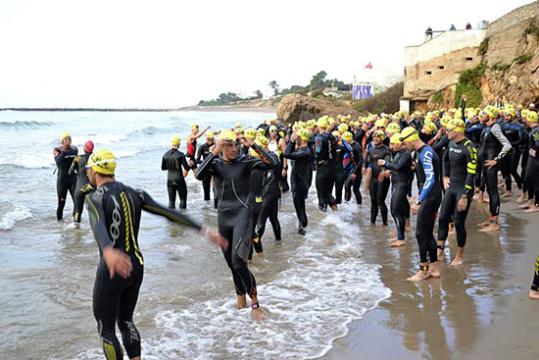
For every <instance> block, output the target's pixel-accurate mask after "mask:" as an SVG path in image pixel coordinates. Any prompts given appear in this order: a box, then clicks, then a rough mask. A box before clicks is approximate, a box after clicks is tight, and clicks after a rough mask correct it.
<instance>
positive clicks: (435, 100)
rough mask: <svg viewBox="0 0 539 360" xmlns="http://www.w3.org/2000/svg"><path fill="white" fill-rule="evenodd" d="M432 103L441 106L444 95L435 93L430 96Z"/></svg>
mask: <svg viewBox="0 0 539 360" xmlns="http://www.w3.org/2000/svg"><path fill="white" fill-rule="evenodd" d="M432 102H433V103H435V104H441V103H443V102H444V94H443V93H442V92H441V91H437V92H435V93H434V95H432Z"/></svg>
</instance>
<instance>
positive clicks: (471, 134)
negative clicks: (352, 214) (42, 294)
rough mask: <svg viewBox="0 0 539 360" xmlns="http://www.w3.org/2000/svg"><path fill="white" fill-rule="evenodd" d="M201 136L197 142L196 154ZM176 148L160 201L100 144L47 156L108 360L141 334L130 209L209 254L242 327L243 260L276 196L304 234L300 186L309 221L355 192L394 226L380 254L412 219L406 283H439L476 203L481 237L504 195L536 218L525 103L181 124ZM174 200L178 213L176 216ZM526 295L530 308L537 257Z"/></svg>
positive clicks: (538, 200) (133, 346) (253, 248)
mask: <svg viewBox="0 0 539 360" xmlns="http://www.w3.org/2000/svg"><path fill="white" fill-rule="evenodd" d="M202 136H205V138H206V141H205V143H204V144H202V145H200V146H197V142H198V140H199V139H200V138H201V137H202ZM186 142H187V152H186V153H183V152H182V151H180V145H181V139H180V137H179V136H174V137H172V140H171V146H170V149H169V150H168V151H167V152H166V153H165V154H164V155H163V158H162V166H161V167H162V170H164V171H167V189H168V206H163V205H160V204H159V203H157V202H156V201H154V200H153V199H152V198H151V197H150V195H149V194H148V193H146V192H145V191H142V190H134V189H132V188H131V187H129V186H127V185H124V184H122V183H120V182H118V181H116V179H115V177H114V174H115V169H116V159H115V157H114V154H113V153H112V152H110V151H109V150H105V149H101V150H97V151H95V152H94V151H93V143H92V142H91V141H88V142H86V144H85V146H84V154H82V155H78V153H77V149H76V148H75V147H74V146H72V145H71V138H70V136H69V134H63V135H62V138H61V146H60V147H58V148H55V149H54V150H53V155H54V157H55V159H56V163H57V166H58V182H57V184H58V186H57V187H58V210H57V217H58V219H61V218H62V213H63V208H64V205H65V198H66V196H67V192H68V191H69V192H70V193H71V196H72V197H73V199H74V204H75V206H74V220H75V222H80V217H81V213H82V206H83V203H84V200H85V199H86V202H87V207H88V210H89V217H90V224H91V227H92V230H93V232H94V236H95V238H96V241H97V243H98V246H99V249H100V254H101V258H100V259H101V261H100V264H99V266H98V272H97V275H96V281H95V286H94V294H93V304H94V305H93V307H94V316H95V318H96V320H97V322H98V330H99V333H100V336H101V340H102V346H103V350H104V353H105V356H106V357H107V358H108V359H112V358H121V354H122V348H121V346H120V343H119V341H118V339H117V337H116V335H115V324H118V327H119V329H120V331H121V333H122V341H123V345H124V348H125V350H126V352H127V354H128V356H129V358H131V359H138V358H140V335H139V333H138V330H137V329H136V327H135V325H134V323H133V318H132V315H133V311H134V308H135V305H136V302H137V297H138V291H139V288H140V285H141V282H142V277H143V276H142V274H143V264H144V262H143V257H142V253H141V251H140V248H139V246H138V240H137V235H138V230H139V225H140V214H141V211H142V210H145V211H148V212H151V213H153V214H157V215H161V216H163V217H165V218H167V219H168V220H170V221H172V222H175V223H178V224H180V225H183V226H187V227H190V228H193V229H195V230H197V231H201V232H202V233H203V234H204V235H205V236H206V237H207V238H208V239H209V240H211V241H212V242H214V243H216V244H217V245H218V246H220V247H221V249H222V252H223V254H224V257H225V260H226V263H227V265H228V267H229V268H230V271H231V273H232V278H233V282H234V287H235V291H236V305H237V307H238V308H246V307H248V303H247V297H249V298H250V300H251V304H250V307H251V309H252V314H253V316H254V317H255V319H261V318H262V317H263V311H262V308H261V307H260V304H259V301H258V293H257V283H256V279H255V276H254V274H253V273H252V272H251V271H250V269H249V265H250V262H251V261H252V260H253V254H254V253H256V254H258V255H260V256H261V255H262V254H263V246H262V238H263V237H264V233H265V227H266V223H267V220H269V221H270V223H271V225H272V229H273V234H274V237H275V240H277V241H280V240H281V239H282V234H281V228H280V224H279V199H281V197H283V195H282V194H285V193H287V192H290V193H291V198H292V202H293V205H294V209H295V212H296V215H297V231H298V233H299V234H301V235H305V234H306V232H307V231H308V224H309V221H308V216H307V211H306V199H307V196H308V194H309V189H310V188H311V186H312V185H314V186H315V188H316V193H317V202H318V209H319V211H321V212H327V211H339V210H338V209H339V205H340V204H342V203H344V202H349V203H352V204H357V206H365V205H366V204H365V205H362V204H363V203H364V196H365V195H366V194H368V198H369V199H370V204H369V205H368V206H370V223H371V225H373V226H374V225H376V224H377V223H378V222H379V221H381V223H382V226H387V225H388V222H389V215H391V217H392V218H393V221H394V225H395V229H396V232H395V233H396V234H395V237H394V238H393V239H391V240H390V242H389V246H391V247H401V246H405V245H406V244H408V240H409V239H408V238H407V230H408V229H409V227H410V219H411V215H416V223H415V238H416V240H417V244H418V249H419V267H418V270H417V272H416V273H415V274H413V275H412V276H411V277H409V278H408V280H410V281H423V280H426V279H428V278H431V277H435V278H436V277H440V275H441V271H440V267H439V260H443V258H444V256H445V246H446V240H447V238H448V234H449V233H450V232H451V231H454V232H455V235H456V240H457V245H458V250H457V252H456V254H455V256H454V258H453V259H452V261H451V265H452V266H459V265H461V264H462V263H463V261H464V249H465V245H466V238H467V233H466V217H467V214H468V211H469V209H470V206H471V205H472V202H473V201H474V199H475V201H476V202H478V203H480V204H485V205H486V204H487V203H488V217H487V218H486V219H485V222H484V223H482V224H481V229H480V231H484V232H489V233H496V232H497V231H499V229H500V224H499V214H500V206H501V200H500V199H501V198H508V199H509V198H512V195H513V192H514V191H515V190H516V189H518V192H519V194H518V198H516V197H515V201H516V202H518V204H519V206H520V208H522V211H525V212H529V213H535V212H539V159H538V158H537V153H536V151H537V149H538V147H539V126H538V114H537V112H536V111H535V108H534V106H533V104H530V105H529V106H527V107H522V106H520V105H510V104H505V105H502V104H500V103H497V105H496V106H492V105H488V106H486V107H484V108H466V104H465V101H463V104H462V107H461V108H458V109H448V110H444V109H441V110H439V111H431V112H427V113H422V112H419V111H416V112H414V113H413V114H410V115H409V114H405V113H402V112H398V113H394V114H376V115H375V114H369V115H367V116H360V117H357V118H355V117H354V118H353V117H352V116H350V115H338V116H334V117H331V116H327V115H324V116H321V117H319V118H317V119H310V120H307V119H306V120H304V121H299V120H298V121H296V122H294V123H291V124H287V123H283V122H280V121H279V120H268V121H266V122H264V123H262V124H260V125H259V126H258V127H257V128H248V129H244V128H243V127H242V126H241V124H237V125H236V126H234V127H233V128H230V129H223V130H220V131H216V132H214V131H212V130H210V129H209V127H208V128H205V129H204V130H202V131H201V130H200V129H199V126H198V125H192V127H191V132H190V134H189V135H188V136H187V140H186ZM289 168H290V171H289ZM190 171H192V172H193V173H194V176H195V177H196V179H198V180H200V181H201V183H202V187H203V193H204V200H205V201H207V202H210V203H211V204H212V205H213V206H214V207H215V209H216V211H217V220H218V229H217V230H210V229H207V228H205V227H203V226H202V225H201V224H199V223H198V222H197V221H195V220H193V219H191V218H190V217H189V216H188V215H187V214H186V213H185V211H183V210H182V209H186V207H187V196H188V191H187V186H186V182H185V177H186V176H188V173H189V172H190ZM414 179H415V186H416V190H415V189H413V187H414V186H413V184H414ZM515 187H516V189H515ZM362 188H363V190H362ZM212 193H213V199H212ZM362 193H363V194H362ZM388 194H390V200H389V207H388V205H387V197H388ZM176 196H178V198H179V208H180V211H178V210H175V207H176ZM354 206H355V205H354ZM436 223H437V224H438V228H437V233H435V231H434V228H435V224H436ZM529 297H530V298H532V299H539V257H538V258H537V260H536V264H535V267H534V278H533V282H532V287H531V290H530V292H529Z"/></svg>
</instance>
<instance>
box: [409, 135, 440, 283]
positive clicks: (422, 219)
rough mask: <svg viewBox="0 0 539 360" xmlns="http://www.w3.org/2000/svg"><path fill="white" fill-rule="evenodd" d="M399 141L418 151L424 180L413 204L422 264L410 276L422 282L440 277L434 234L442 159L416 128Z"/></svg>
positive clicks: (418, 162) (420, 177)
mask: <svg viewBox="0 0 539 360" xmlns="http://www.w3.org/2000/svg"><path fill="white" fill-rule="evenodd" d="M400 140H401V141H402V142H403V143H404V145H405V146H406V147H407V148H408V150H410V151H415V152H416V153H417V163H416V167H417V170H418V172H417V174H418V175H419V177H418V181H421V182H422V183H423V186H422V188H421V192H420V193H419V196H418V199H417V201H416V203H415V204H413V205H412V206H411V207H410V210H411V212H412V213H414V214H416V213H417V223H416V233H415V235H416V238H417V242H418V244H419V257H420V266H419V271H418V272H417V273H416V274H415V275H414V276H412V277H410V278H408V280H410V281H421V280H425V279H427V278H429V277H431V276H432V277H439V276H440V272H439V270H438V257H437V252H436V250H437V247H436V240H435V238H434V234H433V231H434V221H435V220H436V213H437V211H438V207H439V206H440V202H441V201H442V187H441V185H440V180H439V179H440V176H439V174H440V161H439V159H438V156H437V155H436V153H435V152H434V150H432V148H431V147H430V146H428V145H426V144H425V143H424V142H423V141H421V140H420V139H419V134H418V132H417V130H415V129H414V128H413V127H407V128H405V129H404V130H402V132H401V137H400ZM429 263H430V264H429Z"/></svg>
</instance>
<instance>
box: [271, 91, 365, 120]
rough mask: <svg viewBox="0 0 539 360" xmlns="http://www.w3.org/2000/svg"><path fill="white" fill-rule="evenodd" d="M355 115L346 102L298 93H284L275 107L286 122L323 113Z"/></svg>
mask: <svg viewBox="0 0 539 360" xmlns="http://www.w3.org/2000/svg"><path fill="white" fill-rule="evenodd" d="M339 114H341V115H348V114H351V115H353V116H356V115H357V113H356V111H355V110H354V109H353V108H352V107H351V106H350V105H349V104H347V103H345V102H343V101H339V100H332V99H317V98H312V97H309V96H305V95H300V94H291V95H286V96H285V97H283V99H282V100H281V103H280V104H279V107H278V108H277V117H278V118H279V119H280V120H281V121H283V122H285V123H288V124H292V123H294V122H296V121H307V120H309V119H314V118H318V117H320V116H323V115H330V116H336V115H339Z"/></svg>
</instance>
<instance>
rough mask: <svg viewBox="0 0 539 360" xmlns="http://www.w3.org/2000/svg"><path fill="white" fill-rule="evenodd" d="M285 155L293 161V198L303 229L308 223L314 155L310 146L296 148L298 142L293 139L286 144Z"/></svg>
mask: <svg viewBox="0 0 539 360" xmlns="http://www.w3.org/2000/svg"><path fill="white" fill-rule="evenodd" d="M284 157H285V158H287V159H289V160H292V161H293V164H292V173H291V175H290V184H291V192H292V200H293V202H294V208H295V209H296V215H297V217H298V222H299V225H298V227H299V228H300V230H302V229H304V228H305V227H307V224H308V219H307V213H306V211H305V199H306V198H307V193H308V192H309V187H310V182H311V179H312V159H313V158H314V156H313V153H312V151H311V148H310V147H309V146H306V147H302V148H299V149H296V144H295V143H294V142H292V141H291V142H289V143H288V144H287V145H286V149H285V151H284Z"/></svg>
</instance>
